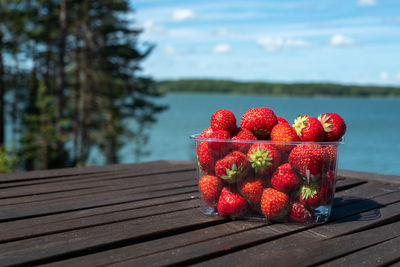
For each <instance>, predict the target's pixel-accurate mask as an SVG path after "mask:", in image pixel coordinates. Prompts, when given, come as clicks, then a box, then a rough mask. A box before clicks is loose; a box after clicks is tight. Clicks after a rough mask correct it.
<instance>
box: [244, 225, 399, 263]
mask: <svg viewBox="0 0 400 267" xmlns="http://www.w3.org/2000/svg"><path fill="white" fill-rule="evenodd" d="M399 236H400V222H395V223H393V224H389V225H384V226H381V227H377V228H373V229H370V230H366V231H364V232H358V233H354V234H351V235H346V236H341V237H337V238H333V239H328V240H324V241H317V242H312V243H307V244H301V245H299V246H298V247H297V248H294V249H283V250H275V251H274V253H271V254H269V257H268V258H264V259H263V260H262V261H258V260H257V259H256V260H255V262H253V263H254V264H255V265H258V264H261V263H262V264H267V265H268V264H274V266H298V264H299V262H307V265H318V264H321V263H325V262H327V261H330V260H332V259H336V258H338V257H341V256H342V255H346V254H348V253H351V252H354V251H358V250H361V249H364V248H368V247H370V246H372V245H375V244H379V243H381V242H384V241H387V240H391V239H393V238H395V237H399ZM287 255H290V257H287ZM237 266H239V265H237Z"/></svg>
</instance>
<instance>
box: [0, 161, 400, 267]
mask: <svg viewBox="0 0 400 267" xmlns="http://www.w3.org/2000/svg"><path fill="white" fill-rule="evenodd" d="M198 204H199V202H198V198H197V184H196V169H195V164H194V163H193V162H179V161H157V162H148V163H141V164H125V165H111V166H103V167H87V168H74V169H62V170H51V171H36V172H26V173H14V174H7V175H2V176H0V266H9V265H54V266H74V265H76V266H98V265H118V266H166V265H174V266H175V265H177V266H183V265H202V266H221V265H224V264H225V265H229V266H231V265H233V266H248V265H253V266H259V265H268V264H273V265H274V266H275V265H276V266H299V265H301V266H303V265H323V266H338V265H341V266H359V265H366V266H380V265H398V264H400V177H399V176H394V175H378V174H371V173H363V172H354V171H346V170H339V171H338V181H337V186H336V193H335V200H334V209H333V213H332V216H331V218H330V221H329V222H328V223H326V224H323V225H318V226H312V225H299V224H267V223H265V222H254V221H241V220H237V221H232V220H229V219H224V218H220V217H207V216H205V215H202V214H201V213H200V212H199V211H198V208H197V207H198Z"/></svg>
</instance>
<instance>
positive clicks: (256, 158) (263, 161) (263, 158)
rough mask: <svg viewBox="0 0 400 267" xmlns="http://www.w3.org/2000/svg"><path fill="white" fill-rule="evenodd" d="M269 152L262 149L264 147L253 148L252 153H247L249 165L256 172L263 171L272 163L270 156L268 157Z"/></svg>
mask: <svg viewBox="0 0 400 267" xmlns="http://www.w3.org/2000/svg"><path fill="white" fill-rule="evenodd" d="M269 153H270V151H269V150H267V151H264V149H260V148H257V150H255V151H254V150H253V153H252V154H250V155H249V161H250V162H251V166H252V167H253V168H254V169H255V170H256V172H258V173H260V172H263V171H265V170H266V169H268V168H269V167H270V166H271V165H272V162H271V161H272V158H271V157H269Z"/></svg>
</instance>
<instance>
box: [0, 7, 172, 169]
mask: <svg viewBox="0 0 400 267" xmlns="http://www.w3.org/2000/svg"><path fill="white" fill-rule="evenodd" d="M0 6H1V9H0V37H1V38H0V56H1V57H0V59H4V58H7V59H8V60H7V61H4V60H1V61H0V67H4V68H0V70H3V69H5V70H6V71H5V72H3V71H2V72H0V82H1V81H2V83H0V85H3V84H4V85H5V86H4V87H1V88H5V91H1V90H0V91H1V92H2V93H0V98H1V99H5V95H6V94H9V95H12V96H13V97H12V99H11V101H10V102H9V103H7V105H8V109H7V110H9V111H10V113H9V114H4V113H1V112H0V118H5V117H6V116H10V117H11V121H12V124H13V125H16V127H13V133H12V134H13V137H14V138H15V140H16V141H17V142H18V143H17V146H16V147H15V151H14V152H15V153H18V155H19V156H20V159H19V162H20V164H21V166H23V168H24V169H27V170H30V169H46V168H58V167H69V166H84V165H87V164H88V159H89V154H90V152H91V151H92V150H93V149H94V148H96V149H99V150H100V151H101V153H102V154H103V155H102V156H103V157H104V158H105V159H106V163H118V162H119V156H118V153H119V150H120V149H121V148H122V146H123V145H124V144H125V143H127V142H134V143H135V144H136V145H137V146H136V148H135V150H134V151H132V153H133V154H134V155H136V157H137V158H140V155H141V154H142V153H144V152H143V151H142V150H141V148H142V145H143V144H144V143H146V142H147V134H148V133H147V131H148V130H149V129H150V127H151V125H152V124H153V123H154V122H155V121H156V119H157V114H158V113H160V112H162V111H163V110H165V108H166V107H165V106H161V105H157V104H155V103H154V102H153V100H154V98H156V97H158V96H160V93H159V92H158V89H157V87H156V86H155V85H154V82H153V80H152V79H151V78H150V77H144V76H140V75H138V71H139V70H140V62H141V61H142V60H143V59H144V58H146V56H147V55H149V53H150V52H151V51H152V49H153V46H152V45H148V46H147V47H146V46H145V45H142V46H140V49H139V46H138V41H137V39H138V35H139V34H140V33H141V30H140V29H137V28H135V27H134V26H132V25H133V21H132V19H130V18H131V16H130V15H131V12H132V10H131V8H130V4H129V1H128V0H110V1H103V0H93V1H78V0H68V1H67V0H33V1H20V0H9V1H4V0H0ZM3 44H4V45H3ZM4 62H5V63H4ZM22 62H29V63H30V64H22ZM0 110H1V109H0ZM127 122H129V123H127ZM131 125H133V126H131ZM17 126H18V127H17ZM2 142H3V140H0V144H1V143H2Z"/></svg>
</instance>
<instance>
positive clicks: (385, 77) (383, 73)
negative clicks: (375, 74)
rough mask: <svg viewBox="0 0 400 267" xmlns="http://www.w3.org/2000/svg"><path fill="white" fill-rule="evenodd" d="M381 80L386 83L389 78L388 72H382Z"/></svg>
mask: <svg viewBox="0 0 400 267" xmlns="http://www.w3.org/2000/svg"><path fill="white" fill-rule="evenodd" d="M379 78H381V80H383V81H385V80H387V79H388V78H389V74H388V73H387V72H385V71H384V72H381V74H380V75H379Z"/></svg>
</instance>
